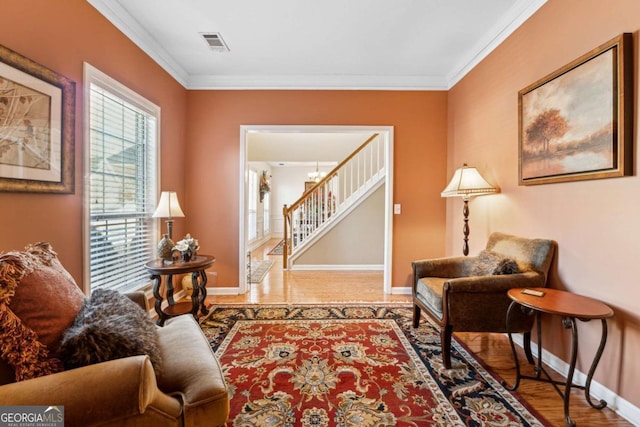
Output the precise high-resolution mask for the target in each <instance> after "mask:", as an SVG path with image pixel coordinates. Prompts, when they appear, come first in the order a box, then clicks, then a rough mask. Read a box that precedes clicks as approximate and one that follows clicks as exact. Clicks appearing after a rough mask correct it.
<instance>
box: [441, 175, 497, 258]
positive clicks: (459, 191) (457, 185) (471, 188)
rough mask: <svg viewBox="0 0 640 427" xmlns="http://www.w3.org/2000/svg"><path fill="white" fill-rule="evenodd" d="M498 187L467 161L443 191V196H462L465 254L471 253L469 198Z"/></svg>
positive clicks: (490, 191) (463, 250)
mask: <svg viewBox="0 0 640 427" xmlns="http://www.w3.org/2000/svg"><path fill="white" fill-rule="evenodd" d="M496 191H497V189H496V188H495V187H493V186H492V185H491V184H489V183H488V182H487V181H486V180H485V179H484V178H483V177H482V176H481V175H480V173H479V172H478V170H477V169H476V168H474V167H469V166H467V164H466V163H465V164H464V165H463V166H462V167H461V168H459V169H457V170H456V171H455V173H454V174H453V178H451V182H449V185H447V188H445V189H444V190H443V191H442V193H441V194H440V195H441V196H442V197H462V200H463V201H464V207H463V209H462V213H463V215H464V226H463V228H462V231H463V233H464V244H463V246H462V253H463V254H464V256H467V255H469V199H470V198H471V196H482V195H485V194H491V193H495V192H496Z"/></svg>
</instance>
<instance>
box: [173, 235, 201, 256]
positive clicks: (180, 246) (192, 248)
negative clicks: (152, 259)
mask: <svg viewBox="0 0 640 427" xmlns="http://www.w3.org/2000/svg"><path fill="white" fill-rule="evenodd" d="M198 249H200V245H199V244H198V240H197V239H194V238H193V237H191V234H187V235H186V236H184V239H182V240H180V241H178V242H176V244H175V246H174V247H173V250H174V251H180V252H191V254H192V255H195V253H196V252H198Z"/></svg>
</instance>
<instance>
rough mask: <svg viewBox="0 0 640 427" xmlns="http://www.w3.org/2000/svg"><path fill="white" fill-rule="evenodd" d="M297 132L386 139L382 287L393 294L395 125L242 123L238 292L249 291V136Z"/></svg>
mask: <svg viewBox="0 0 640 427" xmlns="http://www.w3.org/2000/svg"><path fill="white" fill-rule="evenodd" d="M263 132H264V133H292V134H293V133H298V134H323V133H325V134H353V133H359V134H368V135H371V134H373V133H378V134H380V135H381V136H382V138H383V139H384V142H385V150H384V152H385V171H386V174H385V182H384V186H385V202H384V251H383V253H384V255H383V259H384V262H383V264H384V267H383V270H384V272H383V288H384V292H385V293H386V294H390V293H391V260H392V236H393V126H313V125H289V126H286V125H284V126H279V125H274V126H264V125H242V126H241V127H240V177H239V180H240V185H239V188H240V194H241V197H239V203H240V210H239V211H240V214H241V216H242V217H241V218H240V233H239V245H238V247H239V257H238V259H239V263H240V265H239V269H238V270H239V273H240V277H239V284H240V289H239V292H240V293H241V294H243V293H245V292H247V290H248V283H247V263H246V254H247V229H248V215H247V211H248V210H247V206H248V204H247V200H248V199H247V188H248V176H249V156H248V155H249V143H248V141H249V135H250V134H251V133H263Z"/></svg>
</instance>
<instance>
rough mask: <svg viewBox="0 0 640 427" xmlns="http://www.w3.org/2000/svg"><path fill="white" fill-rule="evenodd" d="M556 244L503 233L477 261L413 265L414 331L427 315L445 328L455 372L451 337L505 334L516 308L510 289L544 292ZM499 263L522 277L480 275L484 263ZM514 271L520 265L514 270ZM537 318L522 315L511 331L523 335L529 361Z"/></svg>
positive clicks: (447, 356)
mask: <svg viewBox="0 0 640 427" xmlns="http://www.w3.org/2000/svg"><path fill="white" fill-rule="evenodd" d="M554 252H555V243H554V242H553V241H552V240H545V239H527V238H522V237H516V236H510V235H508V234H503V233H492V234H491V236H489V241H488V242H487V246H486V251H483V253H482V254H481V256H476V257H450V258H437V259H426V260H419V261H414V262H413V263H412V266H413V327H418V324H419V322H420V313H421V311H424V312H425V313H426V314H427V315H429V317H430V318H431V319H433V320H434V321H435V322H436V323H437V324H438V325H439V326H440V340H441V346H442V361H443V364H444V366H445V368H447V369H450V368H451V334H452V333H453V332H454V331H461V332H462V331H464V332H500V333H505V332H506V313H507V309H508V307H509V304H510V303H511V300H510V299H509V298H508V297H507V290H508V289H511V288H520V287H522V288H533V287H545V286H546V285H547V275H548V272H549V267H550V266H551V260H552V259H553V255H554ZM487 256H488V257H491V258H493V259H494V260H495V259H499V258H500V262H501V263H504V262H510V263H512V264H513V261H515V264H516V265H517V271H518V272H517V273H515V274H504V272H501V271H491V272H490V273H489V275H486V273H484V274H483V275H477V272H478V270H482V268H486V265H481V266H480V267H481V268H479V263H480V262H481V261H483V260H482V259H481V258H486V257H487ZM514 268H515V266H514ZM532 322H533V317H531V316H526V315H525V314H524V313H522V312H520V311H516V313H514V316H513V319H512V321H511V325H510V329H511V332H522V333H523V334H524V336H523V339H524V349H525V353H526V355H527V359H528V360H529V361H530V362H533V357H532V355H531V332H530V331H531V326H532Z"/></svg>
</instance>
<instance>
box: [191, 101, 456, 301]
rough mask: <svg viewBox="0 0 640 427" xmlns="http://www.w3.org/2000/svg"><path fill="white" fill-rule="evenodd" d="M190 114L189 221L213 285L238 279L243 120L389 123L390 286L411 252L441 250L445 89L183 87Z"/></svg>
mask: <svg viewBox="0 0 640 427" xmlns="http://www.w3.org/2000/svg"><path fill="white" fill-rule="evenodd" d="M188 115H189V127H188V130H187V139H188V141H189V145H188V147H187V154H186V162H187V163H186V164H187V165H188V166H187V168H186V170H185V173H186V176H187V178H186V182H187V186H186V188H185V191H186V200H187V203H188V204H189V206H192V207H194V208H192V209H190V211H189V213H188V217H189V218H188V224H189V230H190V232H191V233H192V234H193V235H195V236H197V237H198V239H199V241H200V246H201V247H202V248H203V249H202V250H203V252H207V253H212V254H214V255H215V256H216V258H217V261H216V265H215V269H214V270H216V271H217V272H218V286H227V287H236V286H238V281H239V272H238V265H239V259H238V256H239V255H238V250H239V249H238V239H239V237H238V236H239V224H240V213H239V198H238V197H239V180H240V126H241V125H350V126H355V125H372V126H373V125H378V126H382V125H384V126H394V139H395V140H394V169H395V170H394V172H395V173H394V201H395V203H401V204H402V214H401V215H396V216H395V217H394V224H393V227H394V229H393V262H392V264H393V265H392V284H393V286H409V285H410V274H411V261H412V260H414V259H417V258H420V257H433V256H441V255H443V251H444V216H445V203H444V201H443V200H442V199H441V198H440V191H441V190H442V188H444V187H445V185H446V182H445V181H446V165H445V155H446V139H447V136H446V121H447V93H446V92H387V91H190V92H189V94H188ZM354 298H356V299H357V296H356V295H354Z"/></svg>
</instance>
